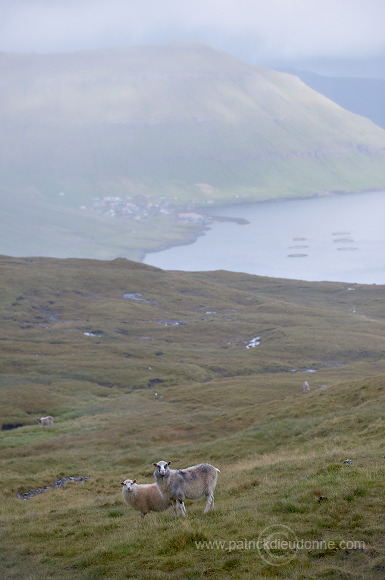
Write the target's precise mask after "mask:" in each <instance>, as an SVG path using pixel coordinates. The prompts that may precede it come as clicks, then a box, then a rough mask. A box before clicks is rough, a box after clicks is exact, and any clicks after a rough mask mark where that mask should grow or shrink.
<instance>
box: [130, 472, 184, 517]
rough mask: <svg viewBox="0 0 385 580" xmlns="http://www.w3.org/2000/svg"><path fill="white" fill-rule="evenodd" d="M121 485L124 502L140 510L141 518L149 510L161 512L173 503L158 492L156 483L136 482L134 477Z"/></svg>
mask: <svg viewBox="0 0 385 580" xmlns="http://www.w3.org/2000/svg"><path fill="white" fill-rule="evenodd" d="M121 485H122V486H123V487H122V495H123V500H124V502H125V503H126V504H127V505H128V506H131V507H133V508H134V509H135V510H138V511H140V513H141V516H142V519H143V518H144V517H145V515H146V514H148V513H149V512H151V511H155V512H163V511H165V510H166V509H168V508H169V507H170V506H172V505H173V503H174V502H173V501H172V500H171V499H170V498H168V497H165V496H163V495H162V494H161V493H160V491H159V489H158V486H157V485H156V483H142V484H137V483H136V479H126V480H125V481H122V482H121ZM174 511H175V510H174Z"/></svg>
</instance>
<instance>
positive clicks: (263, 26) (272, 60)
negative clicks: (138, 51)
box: [0, 0, 385, 77]
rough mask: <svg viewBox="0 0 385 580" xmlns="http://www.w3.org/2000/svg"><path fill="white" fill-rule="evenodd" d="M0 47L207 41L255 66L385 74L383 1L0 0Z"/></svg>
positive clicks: (57, 48)
mask: <svg viewBox="0 0 385 580" xmlns="http://www.w3.org/2000/svg"><path fill="white" fill-rule="evenodd" d="M0 8H1V21H0V50H1V51H7V52H58V51H59V52H60V51H76V50H89V49H95V48H103V47H113V46H129V45H137V44H157V43H163V42H181V41H182V42H186V41H194V42H197V41H198V42H204V43H207V44H210V45H211V46H213V47H214V48H218V49H220V50H224V51H226V52H230V53H231V54H233V55H234V56H237V57H238V58H241V59H242V60H245V61H247V62H249V63H251V64H260V65H263V66H276V67H278V68H279V67H281V68H282V67H284V66H295V67H297V68H304V69H307V70H312V71H314V72H320V73H321V74H336V75H343V76H352V75H358V76H374V77H375V76H384V75H385V73H384V55H385V35H384V25H383V23H384V22H385V3H384V2H383V0H291V1H290V2H287V0H270V1H269V2H265V0H195V1H194V2H191V3H186V2H181V1H180V0H163V1H162V2H159V0H142V1H141V2H137V1H136V0H0Z"/></svg>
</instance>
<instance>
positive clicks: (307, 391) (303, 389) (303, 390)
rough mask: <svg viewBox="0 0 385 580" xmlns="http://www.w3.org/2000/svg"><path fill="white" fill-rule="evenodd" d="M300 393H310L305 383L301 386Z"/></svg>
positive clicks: (308, 386)
mask: <svg viewBox="0 0 385 580" xmlns="http://www.w3.org/2000/svg"><path fill="white" fill-rule="evenodd" d="M302 392H303V393H309V392H310V385H309V383H308V382H307V381H305V382H304V384H303V385H302Z"/></svg>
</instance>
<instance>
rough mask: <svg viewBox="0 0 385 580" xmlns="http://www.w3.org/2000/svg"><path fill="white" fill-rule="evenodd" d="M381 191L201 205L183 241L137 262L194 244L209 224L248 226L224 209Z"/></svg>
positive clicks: (245, 220)
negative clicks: (201, 220) (198, 216)
mask: <svg viewBox="0 0 385 580" xmlns="http://www.w3.org/2000/svg"><path fill="white" fill-rule="evenodd" d="M381 191H384V192H385V186H384V188H374V189H365V190H360V191H341V190H333V191H328V192H322V193H314V194H312V195H305V196H290V197H275V198H271V199H263V200H258V201H253V200H250V199H248V200H245V199H243V200H242V201H238V202H235V203H217V204H215V205H213V206H210V207H207V206H203V205H202V206H201V207H199V208H196V210H198V212H199V214H201V215H202V216H204V217H205V218H206V219H205V221H204V223H196V224H191V223H190V224H188V225H189V228H186V234H188V235H186V237H185V239H184V240H180V239H179V240H175V241H171V240H170V242H165V243H162V244H160V245H159V246H158V247H157V248H156V249H151V251H146V250H143V252H141V256H140V258H138V261H140V262H143V263H144V260H145V259H146V257H147V256H148V255H150V254H156V253H158V252H164V251H166V250H169V249H171V248H175V247H179V246H188V245H190V244H194V243H195V242H196V241H197V239H198V238H199V237H201V236H204V235H205V232H207V231H209V230H210V229H211V224H212V223H213V222H215V221H217V222H229V223H236V224H238V225H248V224H249V223H250V222H249V221H248V220H247V219H245V218H241V217H234V216H222V215H220V211H221V210H224V209H226V210H227V209H229V208H234V209H235V208H239V207H241V206H242V207H246V206H259V205H263V204H274V203H280V202H284V201H285V202H286V201H287V202H291V201H301V200H303V201H305V200H311V199H319V198H328V197H343V196H348V195H360V194H365V193H376V192H381ZM214 212H218V213H214Z"/></svg>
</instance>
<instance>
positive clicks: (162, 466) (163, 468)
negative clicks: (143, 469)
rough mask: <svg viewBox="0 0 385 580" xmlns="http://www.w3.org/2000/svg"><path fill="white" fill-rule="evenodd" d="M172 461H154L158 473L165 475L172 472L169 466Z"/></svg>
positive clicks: (161, 475)
mask: <svg viewBox="0 0 385 580" xmlns="http://www.w3.org/2000/svg"><path fill="white" fill-rule="evenodd" d="M170 463H171V461H158V463H153V465H155V467H156V474H157V475H158V476H160V477H164V476H165V475H166V474H167V473H169V472H170V470H169V468H168V466H169V465H170Z"/></svg>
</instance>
